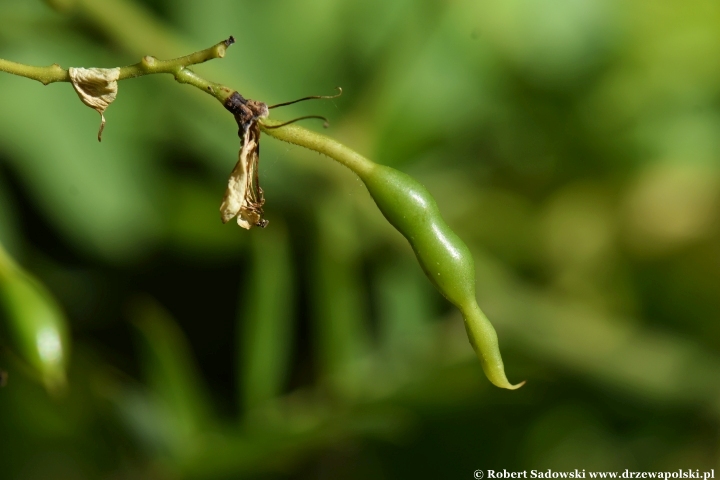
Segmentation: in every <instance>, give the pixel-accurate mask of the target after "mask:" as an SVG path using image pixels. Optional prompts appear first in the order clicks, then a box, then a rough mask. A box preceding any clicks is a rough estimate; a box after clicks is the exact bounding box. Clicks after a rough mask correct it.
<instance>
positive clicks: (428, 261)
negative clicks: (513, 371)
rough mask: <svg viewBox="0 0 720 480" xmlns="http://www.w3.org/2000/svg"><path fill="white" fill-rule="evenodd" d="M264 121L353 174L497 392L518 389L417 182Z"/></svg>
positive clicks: (462, 250) (268, 128) (461, 250)
mask: <svg viewBox="0 0 720 480" xmlns="http://www.w3.org/2000/svg"><path fill="white" fill-rule="evenodd" d="M278 126H281V124H280V123H278V122H275V121H273V120H267V119H266V120H264V123H262V124H261V128H263V131H265V133H267V134H269V135H272V136H273V137H275V138H278V139H280V140H283V141H285V142H289V143H294V144H295V145H300V146H302V147H305V148H309V149H311V150H315V151H316V152H320V153H323V154H325V155H327V156H329V157H331V158H333V159H335V160H337V161H338V162H340V163H342V164H343V165H345V166H346V167H348V168H349V169H350V170H352V171H353V172H355V173H356V174H357V175H358V176H359V177H360V179H361V180H362V181H363V182H364V183H365V186H366V187H367V189H368V191H369V192H370V195H371V196H372V197H373V199H374V200H375V203H376V204H377V206H378V208H380V211H381V212H382V213H383V215H385V218H386V219H387V220H388V221H389V222H390V223H391V224H392V225H393V226H394V227H395V228H396V229H397V230H398V231H399V232H400V233H402V235H403V236H404V237H405V238H406V239H407V240H408V241H409V242H410V246H411V247H412V249H413V250H414V251H415V255H416V256H417V259H418V261H419V262H420V265H421V266H422V268H423V270H424V271H425V274H426V275H427V276H428V278H430V281H432V283H433V284H434V285H435V286H436V287H437V289H438V290H440V293H442V294H443V295H444V296H445V298H447V299H448V300H450V301H451V302H452V303H453V304H454V305H455V306H456V307H458V308H459V309H460V311H461V312H462V315H463V318H464V319H465V329H466V330H467V333H468V336H469V338H470V343H471V344H472V346H473V349H475V352H476V353H477V356H478V358H479V359H480V363H481V364H482V367H483V370H484V371H485V375H487V377H488V379H490V381H491V382H492V383H493V384H495V385H497V386H498V387H501V388H509V389H516V388H519V387H521V386H522V385H523V384H524V383H525V382H522V383H519V384H517V385H513V384H511V383H510V382H509V381H508V379H507V377H506V376H505V369H504V366H503V361H502V357H501V356H500V349H499V347H498V339H497V334H496V333H495V329H494V328H493V326H492V324H491V323H490V321H489V320H488V319H487V317H485V315H484V314H483V312H482V310H480V307H478V304H477V301H476V300H475V265H474V262H473V258H472V255H471V254H470V250H468V248H467V246H466V245H465V243H463V241H462V240H460V238H459V237H458V236H457V235H455V233H454V232H453V231H452V230H450V227H449V226H448V225H447V224H446V223H445V221H444V220H443V218H442V216H441V215H440V211H439V209H438V207H437V203H435V199H434V198H432V195H430V192H428V191H427V189H426V188H425V187H423V186H422V185H421V184H420V183H419V182H418V181H416V180H415V179H413V178H412V177H410V176H409V175H406V174H404V173H402V172H399V171H397V170H395V169H393V168H390V167H386V166H383V165H377V164H375V163H373V162H371V161H370V160H368V159H367V158H365V157H363V156H362V155H359V154H358V153H356V152H354V151H352V150H351V149H349V148H347V147H346V146H344V145H342V144H340V143H338V142H336V141H335V140H332V139H330V138H328V137H326V136H324V135H320V134H318V133H315V132H310V131H308V130H305V129H303V128H300V127H297V126H295V125H288V126H283V128H277V127H278Z"/></svg>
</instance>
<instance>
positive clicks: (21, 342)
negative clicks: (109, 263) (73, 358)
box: [0, 247, 69, 392]
mask: <svg viewBox="0 0 720 480" xmlns="http://www.w3.org/2000/svg"><path fill="white" fill-rule="evenodd" d="M0 305H1V306H2V313H3V317H4V318H3V320H4V322H3V323H4V324H5V328H4V330H5V331H7V332H8V334H9V337H10V338H9V339H10V341H11V345H12V349H13V351H14V352H15V353H17V354H18V355H19V356H20V357H21V358H22V359H23V360H24V361H25V362H26V363H27V364H28V365H29V366H30V367H32V369H33V370H35V372H36V373H37V374H38V375H39V376H40V378H41V380H42V382H43V383H44V384H45V387H46V388H47V389H48V390H50V391H51V392H57V391H59V390H61V389H62V388H63V387H64V386H65V383H66V375H65V367H66V364H67V360H68V353H69V339H68V335H67V330H68V329H67V324H66V321H65V318H64V316H63V314H62V312H61V311H60V308H59V307H58V305H57V304H56V302H55V300H54V299H53V298H52V296H51V295H50V293H49V292H48V291H47V290H46V289H45V287H44V286H43V285H42V284H40V282H38V281H37V280H35V279H34V278H33V277H31V276H30V275H28V274H27V273H25V272H23V271H22V270H20V269H19V268H18V267H16V266H15V265H14V264H13V263H12V261H11V260H10V259H9V258H8V257H7V256H6V254H5V253H4V252H3V251H2V247H0Z"/></svg>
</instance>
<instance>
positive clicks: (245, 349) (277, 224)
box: [238, 219, 295, 410]
mask: <svg viewBox="0 0 720 480" xmlns="http://www.w3.org/2000/svg"><path fill="white" fill-rule="evenodd" d="M251 235H252V238H251V245H252V271H251V274H250V277H249V279H248V281H249V283H250V284H249V285H248V286H246V287H245V288H243V292H241V295H240V305H239V309H238V310H239V315H238V332H239V337H238V344H239V346H240V354H239V356H238V371H239V373H240V385H241V392H242V397H243V406H244V407H245V409H246V410H252V409H254V408H257V407H262V406H263V405H264V404H265V403H266V402H268V401H270V400H273V399H276V398H277V397H278V395H279V394H280V393H281V392H282V390H283V387H284V385H285V382H286V381H287V379H288V378H287V377H288V369H289V364H288V362H289V360H290V358H291V354H292V351H291V349H292V339H293V320H294V307H295V298H294V293H293V283H294V282H293V280H294V272H293V265H292V257H291V252H290V245H289V243H288V234H287V230H286V228H285V226H284V225H283V222H282V220H281V219H274V220H273V221H272V228H269V229H266V230H263V231H258V230H257V229H255V230H251Z"/></svg>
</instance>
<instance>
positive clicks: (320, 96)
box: [268, 87, 342, 109]
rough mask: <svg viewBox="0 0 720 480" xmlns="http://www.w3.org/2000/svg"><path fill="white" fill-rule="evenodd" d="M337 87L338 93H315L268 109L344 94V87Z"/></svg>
mask: <svg viewBox="0 0 720 480" xmlns="http://www.w3.org/2000/svg"><path fill="white" fill-rule="evenodd" d="M335 88H337V89H338V93H337V94H336V95H313V96H311V97H303V98H299V99H297V100H293V101H292V102H285V103H278V104H277V105H273V106H272V107H268V109H270V108H275V107H285V106H287V105H292V104H293V103H298V102H304V101H305V100H319V99H323V98H338V97H339V96H340V95H342V88H340V87H335Z"/></svg>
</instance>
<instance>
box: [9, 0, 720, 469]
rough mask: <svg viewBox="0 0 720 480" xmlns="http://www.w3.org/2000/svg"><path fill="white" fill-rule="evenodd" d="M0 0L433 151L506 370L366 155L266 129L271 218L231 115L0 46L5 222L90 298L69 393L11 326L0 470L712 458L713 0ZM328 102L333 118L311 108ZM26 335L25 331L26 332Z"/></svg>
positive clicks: (12, 234)
mask: <svg viewBox="0 0 720 480" xmlns="http://www.w3.org/2000/svg"><path fill="white" fill-rule="evenodd" d="M56 3H62V4H65V3H67V4H68V5H70V4H74V5H70V7H69V8H68V9H67V10H65V11H63V12H58V11H56V10H53V9H51V8H49V7H48V6H47V5H45V4H44V3H42V2H40V1H39V0H32V1H31V0H5V1H3V2H2V3H0V58H5V59H8V60H13V61H17V62H22V63H26V64H33V65H49V64H52V63H55V62H57V63H59V64H61V65H62V66H63V67H69V66H84V67H90V66H96V67H115V66H122V65H128V64H132V63H135V62H137V61H138V60H139V58H141V57H142V56H143V55H154V56H156V57H158V58H172V57H176V56H180V55H184V54H187V53H190V52H192V51H195V50H198V49H202V48H206V47H208V46H210V45H212V44H215V43H217V42H218V41H220V40H222V39H223V38H226V37H227V36H229V35H234V36H235V37H236V39H237V40H238V42H237V44H236V45H234V46H233V47H232V48H231V49H230V50H229V51H228V54H227V56H226V57H225V58H224V59H218V60H213V61H212V62H209V63H207V64H203V65H198V66H196V67H194V68H195V69H196V70H197V71H198V73H200V74H202V75H203V76H204V77H205V78H208V79H210V80H212V81H216V82H221V83H224V84H226V85H229V86H232V87H233V88H236V89H237V90H238V91H240V92H241V93H242V94H243V95H244V96H245V97H247V98H252V99H256V100H261V101H264V102H267V103H269V104H272V103H278V102H283V101H287V100H292V99H294V98H298V97H303V96H306V95H320V94H331V93H333V89H334V87H336V86H338V85H339V86H342V87H343V89H344V92H345V93H344V95H343V96H342V97H340V98H339V99H337V100H333V101H317V102H307V103H302V104H298V105H293V106H291V107H288V108H286V109H281V110H277V111H275V110H274V111H273V118H277V119H291V118H293V117H295V116H299V115H309V114H320V115H325V116H327V117H328V118H329V119H330V121H331V129H330V130H329V131H328V132H326V133H328V134H329V135H330V136H333V137H335V138H337V139H338V140H340V141H342V142H343V143H345V144H347V145H348V146H350V147H352V148H354V149H356V150H357V151H359V152H361V153H362V154H364V155H366V156H367V157H368V158H370V159H372V160H374V161H376V162H378V163H381V164H385V165H390V166H393V167H394V168H397V169H399V170H401V171H404V172H406V173H408V174H411V175H412V176H414V177H415V178H417V179H418V180H420V181H421V182H422V183H423V184H424V185H425V186H426V187H427V188H428V190H429V191H430V192H431V193H432V194H433V195H434V196H435V198H436V199H437V201H438V205H439V207H440V210H441V211H442V212H443V215H444V216H445V218H446V220H447V221H448V223H449V224H450V225H451V227H452V228H453V229H454V230H455V231H456V232H457V233H458V235H459V236H460V237H461V238H462V239H464V240H465V241H466V243H467V244H468V245H469V246H470V248H471V250H472V251H473V254H474V256H475V263H476V266H477V269H478V278H477V293H478V300H479V303H480V306H481V307H482V308H483V310H484V311H485V312H486V313H487V315H488V317H489V318H490V319H491V321H492V322H493V323H494V325H495V326H496V328H497V331H498V335H499V338H500V345H501V348H502V350H503V356H504V359H505V365H506V371H507V373H508V376H509V377H510V378H511V380H513V381H519V380H523V379H527V380H528V383H527V385H526V386H524V387H523V388H522V389H520V390H518V391H515V392H507V391H500V390H499V389H494V388H493V387H491V386H490V384H489V383H488V382H487V381H486V380H485V378H484V376H483V374H482V370H481V368H480V366H479V364H478V363H477V359H476V358H475V357H474V354H473V352H472V349H471V347H470V345H469V344H468V342H467V338H466V336H465V332H464V330H463V326H462V319H461V318H460V316H459V313H457V312H456V311H455V310H453V309H452V308H451V306H450V305H449V304H448V303H447V302H446V301H445V300H444V299H443V298H442V297H440V295H439V294H437V293H436V292H435V291H434V289H433V288H432V286H431V285H430V283H429V282H428V281H427V279H426V278H424V276H423V274H422V271H421V269H420V267H419V266H418V265H417V264H416V263H415V261H414V258H413V255H412V252H411V250H410V248H409V246H408V245H407V244H406V242H405V241H404V239H403V238H402V237H401V236H400V235H399V234H398V233H397V232H395V231H394V230H393V229H392V227H390V226H389V225H388V224H387V223H386V222H385V220H384V219H383V217H382V215H381V214H380V213H379V212H378V211H377V209H376V208H375V206H374V204H373V202H372V200H371V198H370V197H369V195H368V194H367V191H366V190H365V188H364V187H363V185H362V184H361V183H360V181H359V180H358V179H357V178H356V177H355V176H354V175H352V174H351V173H350V172H349V171H347V170H346V169H344V168H343V167H341V166H339V165H337V164H335V163H334V162H332V161H331V160H329V159H327V158H325V157H321V156H320V155H317V154H314V153H312V152H306V151H302V150H301V149H299V148H296V147H293V146H289V145H286V144H281V143H280V142H277V141H275V140H273V139H271V138H263V141H262V154H261V160H260V175H261V183H262V186H263V189H264V191H265V197H266V199H267V203H266V218H268V219H269V220H270V225H269V227H268V228H267V229H266V230H257V229H256V230H253V231H250V232H247V231H244V230H242V229H240V228H238V227H237V226H235V225H232V224H230V225H223V224H222V223H221V222H220V219H219V213H218V208H219V204H220V200H221V198H222V194H223V192H224V189H225V184H226V181H227V175H228V174H229V172H230V171H231V170H232V167H233V165H234V163H235V161H236V158H237V150H238V144H239V139H238V137H237V127H236V125H235V123H234V121H233V119H232V118H231V116H230V115H229V114H228V113H227V112H226V111H224V110H223V109H222V108H221V107H220V106H219V105H218V104H217V102H216V101H215V100H214V99H212V98H211V97H209V96H207V95H204V94H203V93H202V92H199V91H197V90H196V89H193V88H190V87H188V86H183V85H179V84H176V83H175V82H174V81H173V80H172V78H171V77H170V76H160V75H156V76H148V77H143V78H139V79H133V80H127V81H123V82H121V83H120V85H119V92H118V97H117V100H116V102H115V103H114V104H113V105H112V106H111V107H110V108H109V109H108V110H107V112H106V114H105V115H106V118H107V122H108V123H107V126H106V128H105V132H104V134H103V142H102V143H101V144H99V143H98V142H97V141H96V139H95V135H96V132H97V127H98V123H99V118H98V115H97V114H96V113H95V112H93V111H92V110H90V109H88V108H87V107H85V106H84V105H82V104H81V103H80V102H79V101H78V98H77V96H76V95H75V93H74V92H73V91H72V88H71V86H70V85H69V84H53V85H49V86H47V87H43V86H42V85H40V84H38V83H37V82H32V81H30V80H27V79H24V78H20V77H15V76H12V75H8V74H4V73H0V242H2V244H3V245H5V246H6V248H7V249H8V251H9V252H10V253H11V254H12V255H13V257H14V258H15V259H16V260H17V261H18V262H19V263H20V264H22V265H23V266H24V267H25V268H26V269H27V270H29V271H30V272H32V274H33V275H34V276H35V277H37V278H38V279H39V280H40V281H42V282H43V283H44V284H45V286H47V288H48V289H49V290H50V291H51V292H52V294H53V295H54V296H55V298H56V299H57V300H58V303H59V304H60V305H62V307H63V309H64V310H65V313H66V314H67V317H68V318H69V321H70V329H71V332H72V338H73V342H74V344H73V352H72V359H71V365H70V371H69V377H68V382H69V388H68V391H67V392H66V394H65V396H61V397H58V398H54V397H52V396H49V395H48V394H47V392H45V390H43V388H42V386H41V385H40V384H38V383H37V382H35V381H34V380H33V379H32V376H31V375H29V374H28V373H27V371H26V369H25V367H23V365H22V364H21V362H19V361H18V359H17V357H16V356H15V355H14V354H13V352H12V349H11V348H3V350H2V351H0V369H1V370H4V371H7V372H8V374H9V376H8V385H7V386H6V387H4V388H2V389H0V439H2V448H0V465H2V467H0V468H1V469H2V470H1V471H0V478H10V479H16V478H18V479H19V478H23V479H26V478H29V479H35V478H37V479H46V478H73V479H83V478H88V479H91V478H106V479H111V478H112V479H118V478H128V479H129V478H133V479H134V478H148V479H155V478H158V479H166V478H169V479H174V478H203V479H210V478H245V477H250V478H471V475H472V472H473V471H474V470H475V469H500V470H501V469H503V468H506V469H508V470H523V469H528V470H530V469H547V468H553V469H556V470H572V469H575V468H581V469H583V468H584V469H587V470H624V469H625V468H628V469H630V470H631V471H644V470H676V469H678V468H685V469H687V468H693V469H696V468H697V469H701V470H703V469H710V468H716V469H718V468H720V456H719V454H718V452H719V451H720V442H719V441H718V433H717V432H718V424H719V420H720V322H719V321H718V320H720V319H719V318H718V316H719V314H718V312H720V229H719V228H718V220H719V219H720V171H719V167H720V135H719V129H720V104H719V103H718V98H719V96H720V62H718V61H717V58H719V57H720V5H719V4H717V3H716V2H713V1H710V0H691V1H687V2H654V1H647V0H628V1H625V2H608V1H604V0H584V1H570V0H553V1H545V2H538V1H535V0H488V1H478V0H456V1H452V2H441V1H430V0H420V1H418V0H414V1H411V0H393V1H380V0H353V1H339V0H302V1H291V0H270V1H264V2H257V1H230V0H206V1H199V0H182V1H181V0H177V1H170V0H142V1H141V0H105V1H102V0H77V1H76V2H72V1H69V0H68V1H67V2H56ZM309 127H310V128H313V126H309ZM3 344H4V341H3Z"/></svg>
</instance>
